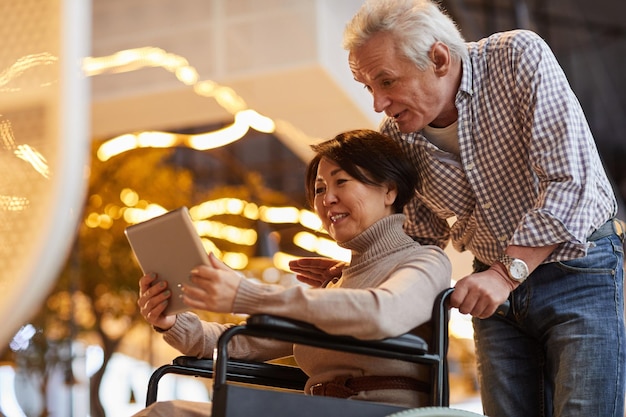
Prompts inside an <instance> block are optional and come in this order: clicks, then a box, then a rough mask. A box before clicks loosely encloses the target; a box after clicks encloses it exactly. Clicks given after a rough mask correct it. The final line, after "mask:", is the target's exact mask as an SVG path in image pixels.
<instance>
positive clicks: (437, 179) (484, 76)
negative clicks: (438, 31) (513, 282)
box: [381, 30, 617, 264]
mask: <svg viewBox="0 0 626 417" xmlns="http://www.w3.org/2000/svg"><path fill="white" fill-rule="evenodd" d="M467 46H468V50H469V57H468V58H467V59H465V60H464V61H463V75H462V79H461V85H460V88H459V91H458V92H457V95H456V107H457V109H458V136H459V147H460V157H457V158H456V160H454V159H453V158H454V156H451V155H450V154H447V155H445V153H444V152H443V151H441V150H439V149H438V148H437V147H436V146H434V145H433V144H431V143H429V142H428V141H427V140H426V138H424V136H423V135H422V134H421V133H420V132H413V133H409V134H402V133H400V131H399V130H398V128H397V126H396V124H395V122H394V121H393V119H391V118H385V119H384V120H383V122H382V124H381V131H382V132H384V133H386V134H388V135H390V136H391V137H392V138H394V139H395V140H397V141H399V142H400V143H401V145H402V146H403V148H404V150H405V152H406V153H407V154H408V155H409V157H410V159H411V160H412V161H413V163H415V164H416V166H417V167H418V169H419V175H420V183H419V185H418V188H417V191H416V196H415V198H414V199H413V200H412V202H411V203H410V204H409V205H407V208H406V214H407V219H409V220H408V222H407V224H405V229H406V232H407V233H408V234H409V235H411V236H413V237H414V238H415V239H416V240H418V241H420V242H421V243H423V244H436V245H438V246H440V247H445V246H446V245H447V242H448V241H449V240H450V239H451V240H452V244H453V246H454V247H455V248H456V249H457V250H459V251H464V250H470V251H471V252H472V253H473V254H474V256H476V258H478V259H479V260H480V261H482V262H484V263H486V264H491V263H492V262H493V261H495V260H496V259H497V258H498V257H499V256H500V255H501V254H502V253H503V251H504V249H505V248H506V247H507V246H508V245H521V246H530V247H540V246H546V245H551V244H555V243H560V245H559V247H558V248H557V249H556V250H555V251H554V252H553V253H552V254H551V255H550V256H549V257H548V259H546V261H545V262H553V261H559V260H567V259H573V258H577V257H580V256H584V255H585V254H586V251H587V247H588V245H589V244H588V243H587V237H588V236H589V235H590V234H591V233H592V232H593V231H594V230H595V229H596V228H597V227H599V226H601V225H602V224H603V223H605V222H606V221H607V220H608V219H609V218H611V217H612V216H614V215H615V214H616V213H617V202H616V199H615V195H614V193H613V190H612V188H611V185H610V183H609V181H608V178H607V176H606V173H605V171H604V168H603V166H602V163H601V161H600V157H599V155H598V152H597V149H596V145H595V143H594V139H593V136H592V134H591V131H590V129H589V126H588V125H587V121H586V119H585V116H584V114H583V111H582V109H581V107H580V104H579V102H578V100H577V99H576V97H575V95H574V93H573V92H572V90H571V88H570V86H569V84H568V81H567V78H566V77H565V74H564V73H563V71H562V69H561V68H560V66H559V64H558V63H557V61H556V58H555V57H554V55H553V54H552V52H551V50H550V48H549V47H548V45H547V44H546V43H545V42H544V41H543V40H542V39H541V38H540V37H539V36H537V35H536V34H534V33H532V32H529V31H523V30H516V31H510V32H504V33H498V34H494V35H492V36H490V37H488V38H485V39H482V40H480V41H478V42H471V43H468V44H467ZM449 218H456V222H454V223H453V224H452V226H449V224H450V222H448V221H447V219H449Z"/></svg>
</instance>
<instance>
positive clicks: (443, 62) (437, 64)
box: [428, 42, 452, 76]
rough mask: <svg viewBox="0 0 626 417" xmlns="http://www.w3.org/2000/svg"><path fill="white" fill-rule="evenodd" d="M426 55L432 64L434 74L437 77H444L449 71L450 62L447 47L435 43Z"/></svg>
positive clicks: (440, 43) (450, 58) (443, 44)
mask: <svg viewBox="0 0 626 417" xmlns="http://www.w3.org/2000/svg"><path fill="white" fill-rule="evenodd" d="M428 55H429V57H430V60H431V61H432V63H433V66H434V70H435V74H436V75H439V76H444V75H446V74H447V73H448V71H449V70H450V64H451V61H452V57H451V55H450V48H448V45H446V44H445V43H443V42H435V43H434V44H433V46H432V47H431V48H430V52H429V53H428Z"/></svg>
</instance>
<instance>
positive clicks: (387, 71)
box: [349, 32, 454, 133]
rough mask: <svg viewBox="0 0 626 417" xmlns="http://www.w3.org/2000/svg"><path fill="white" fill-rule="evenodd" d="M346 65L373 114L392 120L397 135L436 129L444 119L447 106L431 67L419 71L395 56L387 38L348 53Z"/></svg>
mask: <svg viewBox="0 0 626 417" xmlns="http://www.w3.org/2000/svg"><path fill="white" fill-rule="evenodd" d="M349 64H350V69H351V70H352V74H353V76H354V79H355V80H356V81H358V82H360V83H362V84H363V85H364V86H365V88H366V89H367V90H368V91H369V92H370V93H371V94H372V97H373V100H374V110H375V111H376V112H378V113H380V112H385V114H386V115H387V116H389V117H392V118H394V119H395V121H396V123H397V125H398V128H399V129H400V131H401V132H403V133H409V132H414V131H419V130H422V129H423V128H424V126H426V125H428V124H433V125H435V126H437V122H438V119H439V118H440V117H443V116H446V115H445V114H444V111H445V109H446V107H448V108H449V104H450V103H447V102H446V99H445V97H446V89H445V87H446V86H445V84H444V81H443V77H441V76H439V75H437V74H436V73H435V66H434V64H431V65H429V67H428V68H427V69H426V70H424V71H422V70H420V69H419V68H418V67H417V66H416V65H415V64H414V63H412V62H410V61H409V60H408V59H407V58H405V57H404V56H403V55H401V54H400V53H398V51H397V50H396V48H395V45H394V40H393V38H392V36H391V35H390V34H388V33H385V32H380V33H377V34H375V35H373V36H372V37H371V38H370V39H369V40H368V41H367V42H366V43H365V44H363V45H362V46H360V47H359V48H356V49H354V50H352V51H350V56H349ZM452 104H454V103H452ZM443 125H444V126H445V125H447V124H445V123H444V124H443Z"/></svg>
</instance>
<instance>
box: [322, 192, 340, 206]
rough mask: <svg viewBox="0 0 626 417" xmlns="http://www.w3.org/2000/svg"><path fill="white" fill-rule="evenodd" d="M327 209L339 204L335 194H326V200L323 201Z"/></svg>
mask: <svg viewBox="0 0 626 417" xmlns="http://www.w3.org/2000/svg"><path fill="white" fill-rule="evenodd" d="M322 202H323V204H324V206H325V207H329V206H331V205H333V204H335V203H336V202H337V197H336V196H335V193H333V192H326V194H324V199H323V200H322Z"/></svg>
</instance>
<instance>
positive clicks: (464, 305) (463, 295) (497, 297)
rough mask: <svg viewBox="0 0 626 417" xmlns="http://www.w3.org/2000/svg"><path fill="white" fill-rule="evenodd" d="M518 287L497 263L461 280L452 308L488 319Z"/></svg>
mask: <svg viewBox="0 0 626 417" xmlns="http://www.w3.org/2000/svg"><path fill="white" fill-rule="evenodd" d="M516 287H517V284H516V283H515V282H513V280H511V279H510V278H509V277H508V275H506V272H505V270H504V266H503V265H500V264H499V263H497V262H496V263H495V264H494V266H492V267H491V268H489V269H488V270H486V271H484V272H478V273H475V274H471V275H468V276H466V277H464V278H462V279H461V280H459V281H458V282H457V283H456V285H455V287H454V291H453V292H452V296H451V297H450V306H451V307H456V308H458V309H459V311H460V312H461V313H463V314H471V315H472V316H473V317H478V318H479V319H486V318H488V317H491V316H492V315H493V314H494V313H495V312H496V310H497V308H498V307H499V306H500V305H501V304H503V303H504V302H505V301H506V300H507V298H508V297H509V294H510V293H511V291H513V290H514V289H515V288H516Z"/></svg>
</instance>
